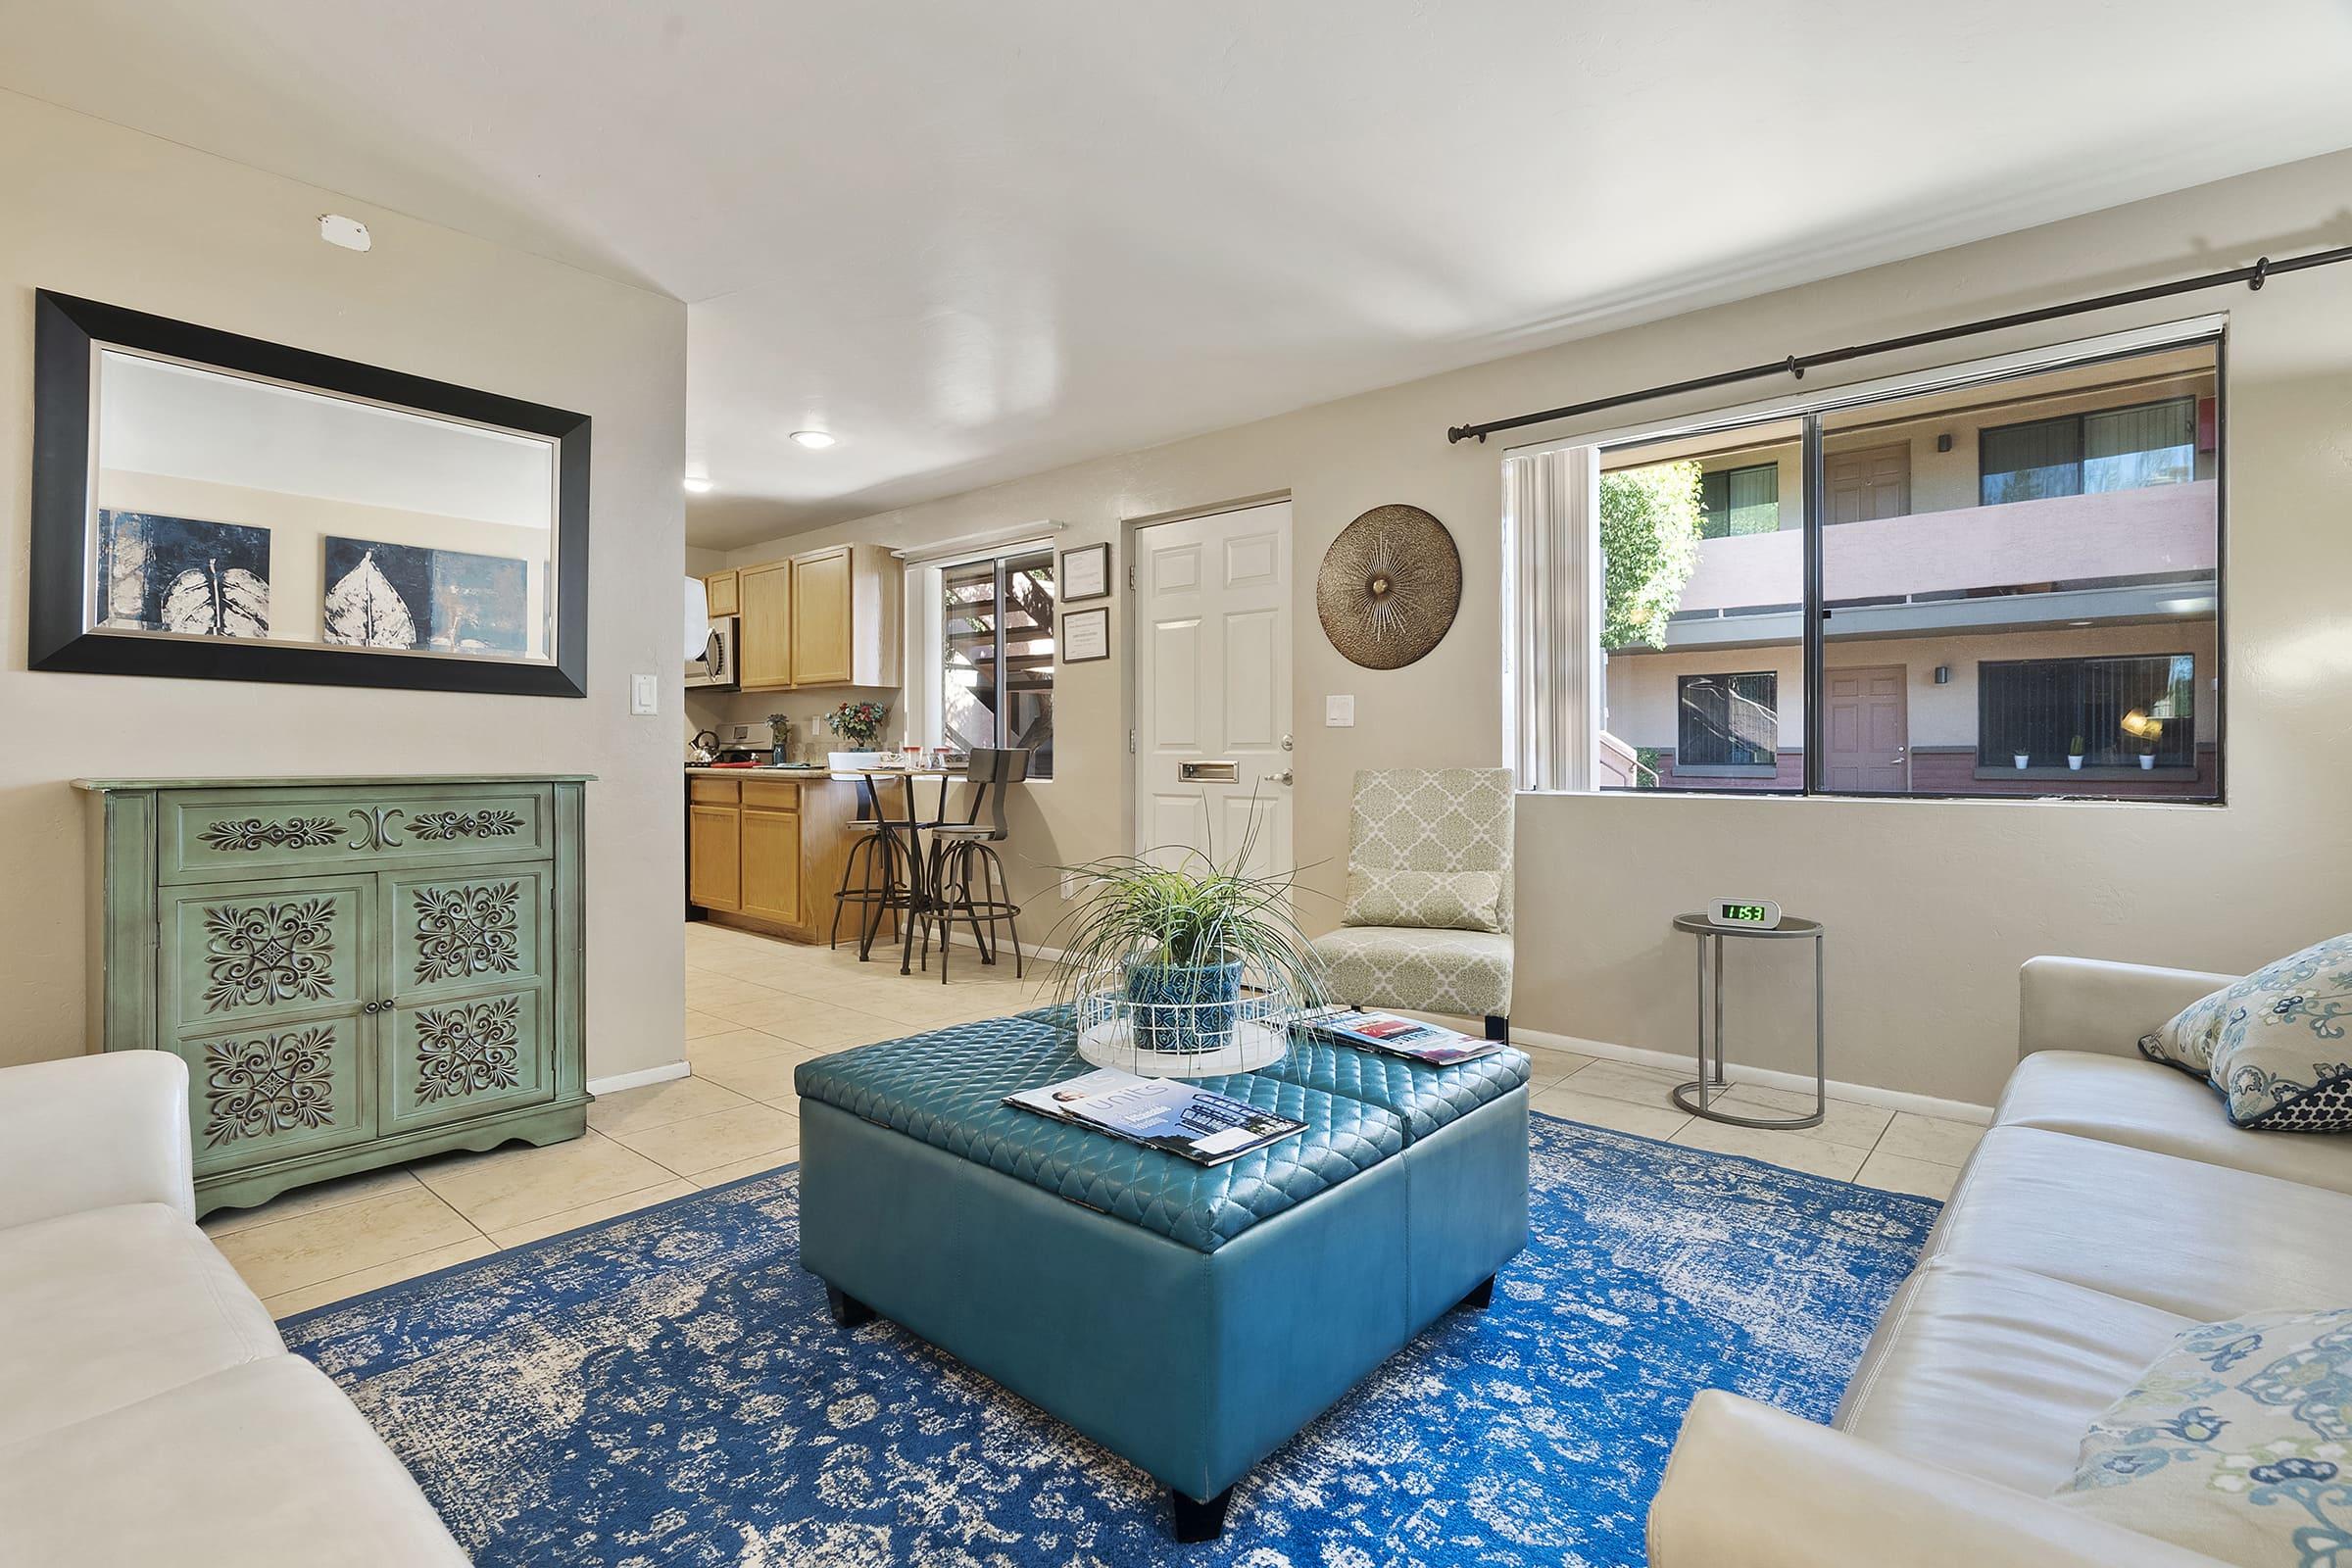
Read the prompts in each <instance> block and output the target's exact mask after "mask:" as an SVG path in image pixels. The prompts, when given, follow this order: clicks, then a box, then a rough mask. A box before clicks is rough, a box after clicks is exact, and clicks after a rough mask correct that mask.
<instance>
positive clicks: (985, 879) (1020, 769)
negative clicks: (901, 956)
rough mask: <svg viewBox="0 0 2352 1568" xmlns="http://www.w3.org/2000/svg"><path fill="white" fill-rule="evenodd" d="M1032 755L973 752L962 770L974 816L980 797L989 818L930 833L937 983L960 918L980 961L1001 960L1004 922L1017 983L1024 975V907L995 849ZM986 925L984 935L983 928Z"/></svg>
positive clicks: (926, 939) (926, 952) (927, 946)
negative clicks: (1010, 794)
mask: <svg viewBox="0 0 2352 1568" xmlns="http://www.w3.org/2000/svg"><path fill="white" fill-rule="evenodd" d="M1033 755H1034V754H1033V753H1031V752H1028V751H994V750H988V749H975V750H974V751H973V752H972V754H971V760H970V761H969V762H968V763H967V764H966V766H965V769H964V780H965V782H966V783H967V784H969V785H971V786H972V788H973V790H974V792H975V793H974V795H973V798H972V804H971V813H972V816H973V817H974V818H977V817H978V816H979V814H980V807H981V802H982V798H983V797H985V798H986V801H987V804H988V806H989V809H990V820H989V821H986V822H981V821H978V820H972V821H964V822H947V823H943V824H941V825H940V826H938V827H935V828H933V829H932V830H931V855H930V866H929V882H930V886H931V888H932V901H931V909H930V911H929V913H928V916H927V917H926V918H925V920H924V922H923V967H924V968H925V969H928V968H930V967H931V928H932V927H933V926H934V925H937V926H938V928H939V983H940V984H941V985H943V986H944V985H946V984H947V983H948V940H949V936H950V934H951V933H952V932H953V931H954V929H955V925H956V919H957V917H958V916H960V917H961V918H962V920H963V921H964V923H965V924H966V925H968V926H970V927H971V931H972V943H973V945H974V946H975V947H976V948H978V949H979V950H980V961H981V962H982V963H995V962H996V961H997V943H998V938H997V925H998V923H999V922H1000V921H1002V922H1003V923H1004V926H1005V937H1006V939H1007V940H1009V941H1010V942H1011V944H1012V973H1013V978H1014V979H1016V980H1017V979H1021V978H1024V977H1025V972H1026V971H1025V970H1024V969H1023V967H1022V961H1021V931H1020V926H1019V925H1018V923H1017V921H1018V918H1019V915H1020V912H1021V907H1020V906H1019V905H1018V904H1016V903H1014V902H1013V900H1012V889H1011V887H1010V886H1009V885H1008V884H1007V883H1006V882H1005V861H1004V859H1003V858H1002V857H1000V856H999V855H998V854H997V850H996V846H997V845H999V844H1001V843H1003V842H1004V841H1005V839H1006V838H1008V837H1010V836H1011V831H1010V829H1008V828H1007V827H1006V826H1005V790H1006V788H1007V787H1008V786H1010V785H1014V784H1018V783H1020V782H1022V781H1023V780H1025V779H1026V778H1028V776H1029V759H1030V758H1031V756H1033ZM983 924H985V925H986V926H987V930H986V932H985V933H984V932H983V931H982V930H981V927H982V925H983Z"/></svg>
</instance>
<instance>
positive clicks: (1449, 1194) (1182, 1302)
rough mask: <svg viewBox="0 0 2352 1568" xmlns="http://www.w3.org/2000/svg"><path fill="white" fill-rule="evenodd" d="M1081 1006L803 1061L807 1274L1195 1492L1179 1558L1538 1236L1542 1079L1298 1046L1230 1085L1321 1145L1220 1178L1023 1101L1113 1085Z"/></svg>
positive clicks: (848, 1310) (1188, 1499) (852, 1318)
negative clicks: (1017, 1099) (1531, 1183)
mask: <svg viewBox="0 0 2352 1568" xmlns="http://www.w3.org/2000/svg"><path fill="white" fill-rule="evenodd" d="M1063 1017H1064V1015H1063V1014H1062V1013H1060V1012H1059V1011H1058V1010H1057V1009H1046V1010H1042V1011H1039V1012H1033V1013H1024V1014H1021V1015H1019V1016H1016V1017H1011V1018H1000V1019H991V1020H988V1021H985V1022H981V1023H975V1024H965V1025H960V1026H957V1027H956V1028H953V1029H945V1030H939V1031H935V1032H933V1033H930V1034H923V1035H915V1036H911V1037H909V1038H907V1039H905V1040H894V1041H886V1042H883V1043H881V1044H879V1045H872V1046H862V1047H859V1048H858V1049H856V1050H854V1051H846V1052H842V1053H839V1054H835V1055H831V1056H825V1057H822V1058H819V1059H817V1060H814V1061H810V1062H806V1063H804V1064H803V1065H802V1066H801V1067H800V1069H799V1070H798V1072H797V1073H796V1074H795V1075H794V1076H795V1081H796V1084H797V1087H798V1088H799V1091H800V1096H801V1129H802V1131H801V1261H802V1264H803V1266H804V1267H806V1268H808V1269H809V1270H810V1271H811V1272H813V1273H815V1274H816V1275H817V1276H818V1277H820V1278H821V1279H823V1280H824V1281H825V1284H826V1288H827V1292H828V1295H829V1296H830V1298H831V1300H832V1303H833V1308H834V1312H835V1314H836V1315H837V1317H839V1318H840V1319H841V1320H842V1321H843V1322H844V1323H845V1324H850V1325H854V1324H856V1323H858V1322H862V1321H863V1320H865V1318H867V1317H869V1316H872V1315H874V1314H876V1313H878V1314H880V1315H882V1316H884V1317H887V1318H889V1319H890V1320H891V1321H892V1322H894V1323H897V1324H899V1325H900V1326H901V1327H903V1328H905V1329H907V1331H909V1332H910V1333H912V1334H914V1335H916V1336H918V1337H920V1338H922V1339H924V1340H927V1341H929V1342H930V1343H931V1344H933V1345H935V1346H937V1347H939V1348H941V1349H943V1350H946V1351H948V1352H949V1353H951V1354H953V1355H955V1356H956V1357H957V1358H958V1359H960V1360H962V1361H963V1362H965V1363H966V1364H967V1365H969V1366H971V1367H972V1368H974V1369H975V1370H977V1371H979V1372H981V1373H983V1374H985V1375H987V1376H988V1377H990V1378H993V1379H994V1380H995V1381H997V1382H998V1383H1000V1384H1002V1385H1003V1386H1004V1387H1005V1388H1007V1389H1009V1390H1011V1391H1012V1392H1013V1393H1015V1394H1017V1395H1019V1396H1021V1397H1023V1398H1025V1399H1027V1400H1029V1401H1030V1402H1031V1403H1033V1404H1035V1405H1037V1406H1039V1407H1040V1408H1041V1409H1044V1410H1046V1411H1048V1412H1049V1413H1051V1414H1053V1415H1054V1416H1057V1417H1059V1418H1060V1419H1061V1420H1063V1421H1065V1422H1067V1423H1068V1424H1069V1425H1070V1426H1072V1427H1074V1428H1076V1429H1077V1430H1078V1431H1079V1432H1081V1433H1083V1434H1085V1435H1086V1436H1087V1437H1089V1438H1091V1439H1093V1440H1094V1441H1095V1442H1097V1443H1100V1444H1102V1445H1103V1446H1104V1447H1106V1448H1108V1449H1110V1450H1111V1451H1112V1452H1114V1453H1117V1454H1119V1455H1120V1456H1122V1457H1124V1458H1126V1459H1128V1460H1130V1461H1132V1462H1133V1463H1134V1464H1135V1465H1137V1466H1138V1467H1139V1468H1141V1469H1142V1470H1144V1471H1145V1472H1146V1473H1148V1474H1149V1475H1151V1476H1152V1478H1153V1479H1155V1480H1156V1481H1158V1482H1159V1483H1160V1484H1162V1485H1163V1486H1165V1487H1167V1488H1168V1489H1169V1492H1170V1495H1171V1500H1172V1502H1173V1504H1174V1508H1175V1514H1176V1528H1177V1535H1178V1536H1179V1538H1180V1539H1183V1540H1188V1541H1198V1540H1206V1539H1209V1538H1211V1537H1213V1536H1215V1535H1216V1534H1218V1533H1219V1531H1221V1529H1222V1528H1223V1521H1224V1515H1225V1508H1226V1504H1227V1502H1228V1501H1229V1500H1230V1496H1231V1493H1232V1488H1233V1486H1234V1484H1235V1483H1236V1482H1237V1481H1239V1480H1240V1479H1241V1478H1242V1477H1243V1475H1245V1474H1246V1473H1247V1472H1248V1471H1249V1469H1250V1466H1252V1465H1254V1464H1255V1463H1257V1461H1258V1460H1260V1459H1262V1458H1264V1457H1265V1456H1266V1455H1267V1454H1268V1453H1271V1452H1272V1451H1273V1450H1274V1449H1275V1448H1277V1447H1279V1446H1282V1445H1283V1444H1284V1443H1285V1442H1287V1441H1289V1439H1290V1438H1291V1437H1293V1436H1294V1435H1295V1434H1296V1433H1297V1432H1298V1431H1299V1428H1301V1427H1303V1426H1305V1425H1306V1424H1307V1423H1308V1422H1309V1421H1311V1420H1313V1419H1314V1417H1315V1416H1316V1415H1318V1414H1320V1413H1321V1412H1322V1411H1323V1410H1325V1409H1326V1408H1328V1407H1329V1406H1330V1405H1331V1404H1333V1403H1334V1402H1336V1401H1337V1400H1338V1399H1339V1398H1340V1397H1342V1396H1344V1395H1345V1394H1346V1393H1347V1392H1348V1390H1349V1389H1350V1388H1352V1387H1354V1385H1355V1384H1357V1383H1358V1382H1360V1381H1362V1379H1363V1378H1364V1377H1365V1376H1366V1375H1367V1374H1368V1373H1370V1372H1371V1371H1372V1370H1373V1369H1374V1368H1376V1367H1378V1366H1379V1365H1380V1364H1381V1362H1383V1361H1385V1360H1386V1359H1388V1357H1389V1356H1391V1355H1393V1354H1395V1353H1396V1352H1397V1350H1398V1349H1399V1348H1402V1347H1403V1345H1404V1344H1405V1342H1406V1341H1408V1340H1410V1339H1411V1338H1412V1337H1413V1336H1414V1335H1415V1334H1418V1333H1419V1332H1420V1331H1421V1330H1422V1329H1424V1328H1427V1327H1428V1326H1429V1325H1430V1324H1431V1323H1433V1322H1435V1321H1436V1320H1437V1319H1438V1318H1439V1317H1440V1316H1442V1315H1443V1314H1444V1313H1446V1311H1448V1310H1450V1309H1451V1308H1452V1307H1454V1306H1455V1305H1457V1304H1461V1303H1464V1302H1469V1303H1471V1304H1476V1305H1481V1306H1483V1305H1485V1304H1486V1302H1487V1300H1488V1299H1489V1293H1490V1292H1491V1290H1492V1288H1493V1284H1494V1276H1495V1271H1496V1270H1497V1269H1499V1268H1500V1267H1501V1266H1502V1265H1503V1264H1504V1263H1505V1262H1507V1261H1508V1260H1509V1259H1510V1258H1511V1257H1512V1256H1513V1255H1515V1254H1516V1253H1517V1252H1518V1251H1519V1250H1520V1249H1521V1248H1523V1247H1524V1246H1525V1245H1526V1241H1527V1148H1528V1145H1527V1070H1528V1063H1527V1058H1526V1057H1525V1056H1524V1055H1522V1054H1519V1053H1517V1052H1506V1053H1503V1054H1499V1055H1496V1056H1492V1057H1488V1058H1485V1059H1483V1060H1481V1061H1478V1062H1471V1063H1464V1064H1463V1065H1462V1066H1459V1067H1453V1068H1444V1069H1435V1068H1425V1067H1419V1066H1418V1065H1416V1064H1412V1063H1405V1062H1400V1061H1397V1060H1395V1059H1394V1058H1390V1057H1385V1056H1379V1055H1377V1054H1372V1053H1364V1052H1356V1051H1353V1050H1351V1049H1349V1048H1344V1047H1331V1046H1323V1045H1314V1044H1307V1043H1304V1042H1300V1043H1297V1044H1295V1045H1294V1047H1293V1050H1292V1054H1291V1055H1290V1056H1289V1057H1287V1058H1285V1059H1284V1060H1283V1061H1281V1062H1278V1063H1276V1064H1274V1065H1273V1066H1272V1067H1270V1068H1267V1069H1265V1070H1261V1071H1259V1072H1254V1073H1241V1074H1235V1075H1233V1076H1230V1077H1226V1078H1218V1079H1211V1080H1207V1083H1208V1086H1209V1087H1211V1088H1214V1089H1217V1090H1218V1091H1220V1092H1222V1093H1224V1094H1229V1095H1232V1096H1234V1097H1236V1098H1237V1099H1241V1100H1246V1101H1248V1102H1250V1103H1252V1104H1256V1105H1261V1106H1264V1107H1266V1108H1268V1109H1272V1110H1277V1111H1280V1112H1282V1113H1283V1114H1285V1115H1289V1116H1294V1117H1297V1118H1298V1119H1299V1120H1301V1121H1304V1122H1305V1123H1306V1124H1307V1130H1306V1131H1305V1132H1304V1133H1301V1134H1299V1136H1297V1137H1294V1138H1291V1139H1287V1140H1285V1141H1284V1142H1282V1143H1280V1144H1277V1145H1274V1146H1273V1147H1271V1148H1269V1149H1265V1150H1261V1151H1259V1152H1255V1153H1252V1154H1248V1155H1245V1156H1243V1157H1242V1158H1240V1159H1238V1160H1234V1161H1232V1162H1231V1163H1228V1164H1225V1165H1218V1166H1212V1167H1207V1168H1203V1167H1201V1166H1199V1165H1195V1164H1193V1163H1192V1162H1191V1161H1189V1160H1186V1159H1183V1158H1180V1157H1179V1156H1177V1155H1174V1154H1168V1153H1164V1152H1160V1151H1157V1150H1152V1149H1145V1148H1142V1147H1140V1146H1137V1145H1133V1144H1128V1143H1125V1142H1122V1141H1120V1140H1117V1139H1114V1138H1110V1137H1107V1136H1105V1135H1103V1134H1100V1133H1095V1132H1091V1131H1088V1130H1086V1129H1084V1128H1079V1127H1073V1126H1065V1125H1062V1124H1060V1123H1056V1122H1053V1121H1049V1120H1047V1119H1045V1118H1043V1117H1039V1116H1035V1115H1032V1114H1030V1113H1028V1112H1026V1111H1021V1110H1015V1109H1012V1108H1010V1107H1009V1106H1006V1105H1005V1104H1003V1103H1001V1102H1002V1101H1003V1099H1004V1097H1005V1095H1007V1094H1010V1093H1012V1092H1014V1091H1015V1090H1020V1089H1030V1088H1035V1087H1037V1086H1039V1085H1041V1084H1047V1083H1052V1082H1054V1081H1055V1080H1057V1079H1061V1078H1066V1077H1071V1076H1074V1075H1076V1074H1077V1073H1080V1072H1083V1071H1086V1070H1088V1068H1087V1064H1086V1063H1085V1062H1083V1061H1081V1060H1080V1059H1079V1058H1078V1056H1077V1054H1076V1053H1075V1052H1074V1051H1073V1050H1072V1049H1071V1046H1070V1041H1069V1036H1068V1034H1067V1032H1066V1025H1065V1024H1064V1023H1063Z"/></svg>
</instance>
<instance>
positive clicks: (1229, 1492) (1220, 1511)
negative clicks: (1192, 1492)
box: [1168, 1487, 1233, 1545]
mask: <svg viewBox="0 0 2352 1568" xmlns="http://www.w3.org/2000/svg"><path fill="white" fill-rule="evenodd" d="M1168 1501H1169V1502H1171V1503H1173V1504H1175V1507H1176V1539H1177V1540H1178V1541H1180V1542H1183V1543H1184V1544H1187V1545H1191V1544H1195V1543H1198V1542H1202V1541H1214V1540H1216V1539H1217V1538H1218V1537H1219V1536H1222V1535H1223V1534H1225V1509H1226V1506H1227V1505H1228V1504H1229V1503H1231V1502H1232V1501H1233V1489H1232V1488H1231V1487H1227V1488H1226V1489H1225V1490H1224V1491H1223V1492H1220V1493H1218V1494H1217V1495H1215V1496H1213V1497H1211V1498H1209V1499H1208V1500H1207V1501H1206V1502H1195V1501H1194V1500H1193V1499H1192V1498H1190V1497H1188V1496H1186V1495H1184V1494H1183V1493H1181V1492H1178V1491H1177V1490H1176V1489H1175V1488H1173V1487H1170V1488H1169V1489H1168Z"/></svg>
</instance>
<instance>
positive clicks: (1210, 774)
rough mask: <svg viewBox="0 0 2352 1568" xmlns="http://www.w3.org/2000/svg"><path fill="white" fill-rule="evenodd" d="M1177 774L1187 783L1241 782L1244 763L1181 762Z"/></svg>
mask: <svg viewBox="0 0 2352 1568" xmlns="http://www.w3.org/2000/svg"><path fill="white" fill-rule="evenodd" d="M1176 776H1177V777H1178V778H1179V779H1181V780H1182V781H1183V782H1185V783H1187V784H1239V783H1240V782H1241V781H1242V764H1241V763H1239V762H1180V763H1178V764H1177V769H1176Z"/></svg>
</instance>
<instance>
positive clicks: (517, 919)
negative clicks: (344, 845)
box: [375, 862, 555, 1134]
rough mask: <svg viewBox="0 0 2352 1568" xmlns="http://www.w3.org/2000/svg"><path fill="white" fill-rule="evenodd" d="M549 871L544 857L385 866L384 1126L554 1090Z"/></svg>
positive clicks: (413, 1124) (505, 1106)
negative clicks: (432, 867) (456, 865)
mask: <svg viewBox="0 0 2352 1568" xmlns="http://www.w3.org/2000/svg"><path fill="white" fill-rule="evenodd" d="M550 874H551V873H550V869H549V867H548V866H547V865H546V864H545V863H544V862H541V863H532V864H518V865H508V866H478V867H477V866H468V867H466V868H464V869H463V870H457V871H452V870H441V871H386V872H384V873H382V875H381V877H380V879H379V888H380V894H379V903H378V918H379V925H380V929H381V931H382V933H383V935H382V940H381V943H380V947H381V950H382V953H383V963H384V976H383V981H382V986H381V989H382V993H383V996H384V998H385V1001H384V1005H383V1008H382V1010H381V1011H380V1012H379V1013H378V1014H377V1015H376V1020H375V1022H376V1029H377V1037H376V1038H377V1055H376V1068H377V1082H378V1084H379V1086H380V1090H381V1102H382V1107H383V1108H382V1112H381V1116H380V1131H382V1132H383V1133H386V1134H391V1133H400V1132H408V1131H410V1130H412V1129H415V1128H419V1127H435V1126H439V1125H441V1124H442V1123H444V1122H451V1121H462V1120H464V1119H466V1118H467V1117H470V1116H479V1115H485V1114H487V1113H489V1112H491V1111H495V1110H510V1109H513V1108H515V1106H518V1105H529V1104H538V1103H544V1102H546V1101H549V1100H552V1099H554V1098H555V1066H554V1049H553V1029H554V1009H553V1004H552V1002H551V999H550V998H549V996H548V994H547V986H548V978H549V973H550V970H551V968H552V964H553V943H554V937H555V932H554V921H553V919H552V918H551V909H552V905H551V884H550V882H549V877H550Z"/></svg>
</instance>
